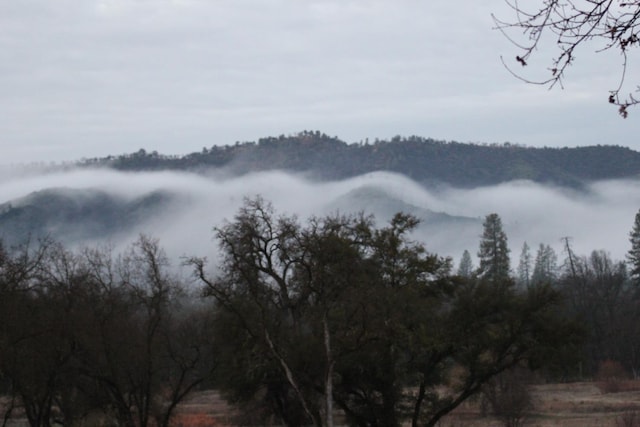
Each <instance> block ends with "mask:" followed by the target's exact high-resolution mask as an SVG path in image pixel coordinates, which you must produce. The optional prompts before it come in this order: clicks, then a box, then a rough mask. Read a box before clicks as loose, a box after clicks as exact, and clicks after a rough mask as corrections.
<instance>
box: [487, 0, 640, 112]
mask: <svg viewBox="0 0 640 427" xmlns="http://www.w3.org/2000/svg"><path fill="white" fill-rule="evenodd" d="M505 3H506V4H507V6H508V7H509V8H510V9H511V10H513V11H514V12H515V17H514V19H513V20H503V19H501V18H498V17H497V16H496V15H492V17H493V20H494V23H495V28H496V29H498V30H499V31H500V32H502V34H504V35H505V37H506V38H507V39H508V40H509V41H510V42H511V43H512V44H513V45H514V46H516V47H517V48H518V49H519V50H520V52H521V53H520V54H518V55H516V57H515V59H516V62H518V63H519V64H520V65H521V66H526V65H528V64H529V63H530V61H531V60H532V57H533V55H534V52H536V51H537V50H538V48H540V47H541V45H542V43H543V41H544V40H543V36H544V35H545V34H549V35H551V36H552V37H553V38H554V39H555V46H556V48H557V49H558V50H559V53H558V55H557V56H556V57H554V58H552V60H551V64H550V65H551V66H550V68H549V72H550V75H549V76H548V77H546V78H542V79H537V80H533V79H529V78H526V77H523V76H522V75H521V74H520V73H519V72H517V71H514V70H513V68H512V67H511V66H510V65H509V64H508V63H507V62H506V61H505V60H504V58H501V60H502V63H503V65H504V66H505V68H506V69H507V70H508V71H509V73H511V74H512V75H514V76H515V77H517V78H518V79H520V80H523V81H525V82H527V83H532V84H539V85H545V86H549V88H553V87H554V86H555V85H559V86H561V87H562V81H563V79H564V77H565V72H566V70H567V68H568V67H569V66H570V65H572V64H573V62H574V60H575V58H576V52H577V51H578V50H579V49H580V48H581V47H582V46H583V45H585V44H595V51H596V52H602V51H606V50H611V49H614V50H617V51H619V53H620V54H621V56H622V57H623V61H622V64H621V72H620V81H619V83H618V84H617V85H616V86H615V88H614V89H611V90H609V96H608V102H609V103H611V104H613V105H616V106H617V107H618V111H619V113H620V115H621V116H622V117H625V118H626V117H627V114H628V110H627V108H628V107H630V106H632V105H636V104H638V103H640V100H638V99H636V98H635V97H634V96H633V93H629V94H627V95H623V94H622V91H623V88H624V83H625V79H626V70H627V64H628V52H629V50H630V49H631V48H633V47H638V44H639V43H640V37H639V34H638V33H639V31H640V22H639V21H638V19H639V18H640V1H637V0H635V1H628V2H625V1H621V0H563V1H561V0H543V1H542V2H541V4H540V2H539V4H538V5H537V6H534V7H533V8H532V7H531V6H530V3H529V4H527V5H526V6H524V5H523V4H522V3H520V2H519V1H518V0H505ZM513 30H520V31H521V32H522V34H521V35H520V36H517V37H516V36H513V35H512V34H511V33H512V31H513ZM519 37H524V38H525V41H524V42H521V41H519Z"/></svg>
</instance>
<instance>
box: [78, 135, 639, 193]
mask: <svg viewBox="0 0 640 427" xmlns="http://www.w3.org/2000/svg"><path fill="white" fill-rule="evenodd" d="M80 165H81V166H101V167H108V168H114V169H117V170H127V171H149V170H189V171H194V170H195V171H198V170H210V169H211V168H216V169H223V170H225V171H226V172H227V173H229V174H233V175H236V174H246V173H249V172H257V171H267V170H275V169H278V170H284V171H291V172H297V173H300V172H303V173H306V174H308V175H309V176H310V177H312V178H317V179H323V180H340V179H345V178H350V177H354V176H358V175H361V174H364V173H368V172H373V171H390V172H397V173H401V174H404V175H406V176H407V177H409V178H411V179H413V180H415V181H417V182H419V183H421V184H423V185H431V184H436V185H437V184H447V185H451V186H456V187H467V188H469V187H476V186H483V185H492V184H497V183H501V182H507V181H513V180H521V179H524V180H531V181H535V182H539V183H546V184H556V185H562V186H569V187H574V188H575V187H580V186H581V185H582V184H583V183H584V182H585V181H587V182H588V181H595V180H602V179H620V178H637V177H639V176H640V153H639V152H636V151H633V150H631V149H629V148H626V147H621V146H612V145H598V146H591V147H576V148H566V147H565V148H533V147H524V146H520V145H513V144H509V143H504V144H468V143H459V142H446V141H436V140H433V139H430V138H422V137H417V136H412V137H408V138H403V137H395V138H393V139H392V140H390V141H383V140H376V141H374V142H371V143H370V142H369V141H363V142H360V143H352V144H348V143H346V142H344V141H341V140H339V139H338V138H335V137H330V136H328V135H325V134H323V133H320V132H318V131H315V132H307V131H305V132H301V133H298V134H296V135H291V136H284V135H281V136H279V137H268V138H262V139H260V140H258V142H243V143H240V142H238V143H236V144H235V145H231V146H213V147H211V148H203V149H202V151H201V152H198V153H192V154H188V155H185V156H165V155H162V154H158V153H156V152H151V153H149V152H146V151H145V150H139V151H138V152H136V153H133V154H126V155H120V156H109V157H106V158H94V159H85V160H83V161H81V162H80Z"/></svg>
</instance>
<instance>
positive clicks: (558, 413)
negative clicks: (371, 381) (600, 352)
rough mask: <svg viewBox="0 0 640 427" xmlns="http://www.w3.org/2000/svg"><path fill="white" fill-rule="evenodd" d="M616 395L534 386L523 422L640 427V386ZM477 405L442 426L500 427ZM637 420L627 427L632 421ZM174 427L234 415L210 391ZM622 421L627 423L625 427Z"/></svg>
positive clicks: (227, 420)
mask: <svg viewBox="0 0 640 427" xmlns="http://www.w3.org/2000/svg"><path fill="white" fill-rule="evenodd" d="M625 384H627V387H624V388H625V389H630V390H632V391H622V392H617V393H603V392H602V391H601V390H600V389H599V388H598V387H597V385H596V384H595V383H593V382H576V383H566V384H543V385H534V386H532V388H531V392H532V397H533V402H534V408H533V410H532V411H530V413H529V415H528V417H527V418H526V422H525V425H526V426H531V427H550V426H563V427H608V426H612V427H613V426H616V427H617V426H620V427H627V426H628V427H635V426H640V382H627V383H625ZM478 400H479V399H474V400H471V401H469V402H467V403H465V404H463V405H462V406H461V407H460V408H458V410H456V411H455V413H454V414H451V415H450V416H448V417H447V418H446V419H444V420H442V422H441V423H440V425H441V426H442V427H458V426H477V427H489V426H500V425H502V424H501V423H500V421H499V420H497V419H495V418H492V417H482V416H481V413H480V404H479V401H478ZM634 413H635V416H636V420H635V424H633V423H632V424H629V423H628V422H629V419H630V415H631V414H634ZM175 421H176V423H175V426H176V427H205V426H216V427H218V426H229V427H232V426H234V427H235V426H236V425H237V424H235V423H234V422H233V410H232V408H231V407H230V406H229V405H227V404H226V403H225V402H224V401H223V400H222V399H221V398H220V396H219V394H218V393H216V392H214V391H203V392H198V393H195V394H193V395H192V396H191V397H190V398H189V399H187V401H185V402H184V403H183V404H182V405H180V408H179V415H178V417H176V420H175ZM624 421H627V423H625V422H624Z"/></svg>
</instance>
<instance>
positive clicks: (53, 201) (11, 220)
mask: <svg viewBox="0 0 640 427" xmlns="http://www.w3.org/2000/svg"><path fill="white" fill-rule="evenodd" d="M174 200H175V196H174V195H171V194H169V193H167V192H162V191H155V192H151V193H148V194H145V195H144V196H143V197H139V198H135V199H133V200H126V199H123V198H121V197H118V196H115V195H113V194H109V193H107V192H105V191H101V190H97V189H86V190H78V189H70V188H49V189H45V190H42V191H37V192H34V193H31V194H29V195H27V196H26V197H22V198H19V199H15V200H12V201H11V202H7V203H4V204H1V205H0V239H1V240H2V242H3V243H5V244H7V245H10V246H11V245H15V244H20V243H23V242H24V241H25V239H27V237H28V236H31V237H32V238H34V239H35V238H42V237H45V236H50V237H53V238H55V239H56V240H60V241H62V242H66V243H77V242H82V241H88V240H94V239H100V238H105V237H107V238H110V237H114V236H117V235H118V234H121V233H122V234H133V235H135V234H137V233H138V232H139V227H140V226H141V225H142V224H143V223H144V222H146V221H148V220H149V218H152V217H154V216H157V215H158V213H162V212H164V211H165V210H166V209H168V208H169V205H170V203H171V202H173V201H174Z"/></svg>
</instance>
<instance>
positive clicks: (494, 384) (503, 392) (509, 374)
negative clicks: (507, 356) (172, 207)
mask: <svg viewBox="0 0 640 427" xmlns="http://www.w3.org/2000/svg"><path fill="white" fill-rule="evenodd" d="M530 380H531V372H530V371H529V370H526V369H523V368H516V369H512V370H509V371H505V372H503V373H502V374H500V375H498V376H497V377H495V378H493V379H492V380H491V381H490V382H488V383H487V384H486V385H485V386H484V388H483V390H482V395H483V407H485V408H487V409H490V410H491V413H492V414H493V415H494V416H496V417H497V418H499V419H500V420H501V421H502V423H503V424H504V425H505V427H520V426H522V425H523V423H524V420H525V418H526V416H527V414H528V413H529V411H530V410H531V408H532V407H533V403H532V400H531V394H530V393H529V383H530Z"/></svg>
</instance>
